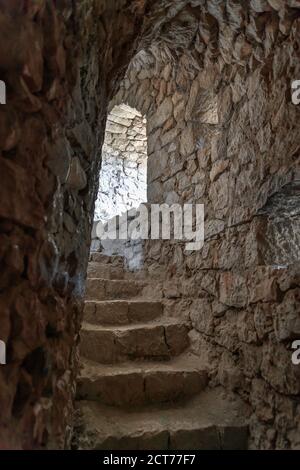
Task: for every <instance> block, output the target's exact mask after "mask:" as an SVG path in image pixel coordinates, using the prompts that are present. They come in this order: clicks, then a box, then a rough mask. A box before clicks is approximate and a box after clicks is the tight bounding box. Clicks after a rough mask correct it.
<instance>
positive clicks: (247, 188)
mask: <svg viewBox="0 0 300 470" xmlns="http://www.w3.org/2000/svg"><path fill="white" fill-rule="evenodd" d="M299 6H300V5H299V4H298V3H297V2H277V1H276V2H275V1H269V2H266V1H252V2H247V7H246V3H245V4H244V5H243V6H242V5H241V4H239V2H231V1H227V2H223V1H222V2H217V1H212V2H202V8H201V12H200V11H198V12H197V15H196V13H195V11H191V10H190V11H189V12H187V11H185V13H184V14H183V13H182V12H181V13H178V12H177V13H178V15H177V17H176V20H175V26H174V25H173V31H174V30H176V26H177V27H178V30H179V28H180V25H181V24H182V22H183V21H184V22H185V28H186V31H188V33H189V34H188V33H187V34H186V35H185V36H184V41H185V42H184V43H183V44H181V46H182V49H181V51H183V52H180V53H178V54H174V53H172V52H171V51H170V49H171V46H170V49H169V48H168V47H166V48H165V49H162V48H161V47H159V46H158V45H157V47H155V46H154V45H153V46H152V48H151V49H150V50H149V51H148V53H147V54H145V53H141V54H139V55H138V56H137V57H136V58H135V59H134V61H133V62H132V64H131V66H130V68H129V70H128V72H127V74H126V78H125V80H124V82H123V86H122V88H121V90H120V92H119V94H118V95H117V96H116V98H115V101H114V102H120V101H124V102H127V103H128V104H130V105H131V106H134V107H136V108H137V109H138V110H140V111H141V112H143V113H145V114H146V116H147V123H148V128H147V134H148V201H149V202H150V203H151V202H159V203H162V202H167V203H176V202H179V203H204V204H205V212H206V221H205V231H206V241H205V245H204V248H203V249H202V250H201V251H199V252H192V253H190V254H189V253H187V252H185V251H184V245H183V244H181V243H178V242H177V243H173V242H167V241H165V242H159V241H158V242H154V241H152V242H151V241H150V242H147V243H146V248H145V256H146V262H147V265H148V269H149V272H150V273H151V274H152V275H155V276H165V275H166V274H165V273H167V277H168V279H169V281H168V282H165V283H164V286H163V287H162V292H161V295H162V296H163V298H164V302H165V309H166V311H167V312H169V313H170V315H174V314H175V315H178V316H183V315H186V316H187V317H188V318H189V319H190V321H191V324H192V326H193V331H192V334H191V340H192V344H193V350H194V352H195V353H196V354H198V355H199V361H201V362H202V363H203V364H205V365H206V367H207V368H208V370H209V371H210V385H211V386H215V385H217V384H222V385H223V386H224V387H225V388H227V389H230V390H233V391H235V392H236V393H238V394H239V395H240V396H241V397H242V398H243V399H244V400H245V402H247V403H248V404H250V407H251V410H252V412H251V417H250V448H261V449H270V448H280V449H284V448H299V445H300V441H299V436H300V422H299V416H300V415H299V411H300V410H299V404H298V403H299V396H300V380H299V378H300V369H299V366H295V365H293V364H292V362H291V355H292V352H293V349H292V347H291V343H292V340H293V339H294V338H299V335H300V331H299V312H300V303H299V293H300V289H299V288H300V277H299V276H300V271H299V257H300V255H299V244H298V243H299V242H298V241H297V240H298V236H297V235H296V233H297V228H296V227H297V226H298V222H297V221H299V211H298V212H297V211H296V212H295V211H294V212H293V211H291V212H289V210H288V209H287V206H288V196H287V194H288V193H290V191H292V192H293V201H294V203H295V204H296V205H297V207H298V208H299V203H300V192H299V183H297V181H299V179H300V173H299V156H300V154H299V149H300V135H299V119H300V110H299V106H298V107H297V106H295V105H294V104H292V101H291V81H292V80H294V79H296V77H299V76H300V61H299V38H300V21H299V14H300V9H299ZM272 195H276V196H274V197H275V198H277V199H280V200H281V204H282V207H285V209H286V210H285V214H284V216H283V218H282V219H281V222H280V223H279V224H277V225H276V222H275V224H274V221H275V219H276V217H275V215H276V214H275V212H276V211H275V212H272V210H273V209H274V207H275V206H276V204H275V205H274V204H272ZM272 207H273V209H272ZM297 214H298V215H297ZM277 215H278V213H277ZM297 217H298V218H297ZM292 220H293V221H292ZM280 224H281V225H280ZM283 226H284V227H289V228H287V229H286V232H285V235H283V233H282V230H280V227H283ZM268 234H269V235H268ZM283 237H285V238H283ZM289 244H290V245H289ZM280 246H281V248H282V247H285V248H284V249H283V251H282V249H281V250H280ZM278 253H279V256H274V254H275V255H276V254H277V255H278ZM280 253H281V254H280ZM282 253H285V258H284V259H285V261H284V262H281V261H280V259H281V255H282Z"/></svg>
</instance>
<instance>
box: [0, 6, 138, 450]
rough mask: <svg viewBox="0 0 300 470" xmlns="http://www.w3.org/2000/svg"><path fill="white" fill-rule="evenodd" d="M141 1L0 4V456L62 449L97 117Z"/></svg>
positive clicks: (102, 115) (128, 48)
mask: <svg viewBox="0 0 300 470" xmlns="http://www.w3.org/2000/svg"><path fill="white" fill-rule="evenodd" d="M144 7H145V2H144V1H137V2H136V1H133V2H126V1H116V2H112V1H111V0H109V1H104V0H103V1H100V0H99V1H96V0H85V1H82V2H73V1H70V0H63V1H59V2H55V1H52V0H47V1H46V0H41V1H39V2H36V1H31V0H29V1H26V2H25V1H11V0H2V1H1V2H0V70H1V80H3V81H4V82H5V83H6V85H7V104H6V105H1V107H0V150H1V154H0V172H1V175H2V177H1V185H0V200H1V204H0V242H1V243H0V245H1V253H0V263H1V275H0V337H1V340H3V341H5V342H6V344H7V365H5V366H1V368H0V409H1V416H0V448H1V449H38V448H43V447H48V448H53V447H59V448H61V447H64V446H68V440H69V437H70V426H71V414H72V398H73V394H74V378H75V375H76V368H77V366H76V363H77V359H76V343H77V341H78V332H79V328H80V323H81V303H82V298H83V294H84V281H85V275H86V264H87V258H88V252H89V244H90V227H91V224H92V217H93V210H94V199H95V197H96V194H97V186H98V174H99V165H100V149H101V145H102V141H103V134H104V129H105V121H106V108H107V104H108V102H109V99H110V97H111V94H112V92H113V91H114V88H115V86H116V85H117V83H118V79H119V78H120V77H121V76H122V73H123V71H124V67H126V65H127V63H128V61H129V58H130V56H131V55H132V48H133V47H134V40H135V37H136V36H137V35H138V32H139V29H140V27H141V24H142V21H141V19H142V17H143V14H144Z"/></svg>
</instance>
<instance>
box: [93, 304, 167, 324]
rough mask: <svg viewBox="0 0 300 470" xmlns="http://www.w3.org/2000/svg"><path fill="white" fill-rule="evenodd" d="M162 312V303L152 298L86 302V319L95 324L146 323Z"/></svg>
mask: <svg viewBox="0 0 300 470" xmlns="http://www.w3.org/2000/svg"><path fill="white" fill-rule="evenodd" d="M162 313H163V305H162V303H161V302H152V301H151V300H103V301H93V300H87V301H85V304H84V320H85V321H87V322H88V323H93V324H95V325H128V324H131V323H141V322H145V323H146V322H148V321H149V322H151V321H153V320H155V319H157V318H158V317H160V316H161V315H162Z"/></svg>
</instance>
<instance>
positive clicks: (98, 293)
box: [85, 278, 146, 300]
mask: <svg viewBox="0 0 300 470" xmlns="http://www.w3.org/2000/svg"><path fill="white" fill-rule="evenodd" d="M145 286H146V283H145V282H143V281H135V280H111V279H102V278H88V279H87V281H86V295H85V298H86V300H112V299H130V298H131V297H137V296H138V295H139V294H141V293H142V290H143V288H144V287H145Z"/></svg>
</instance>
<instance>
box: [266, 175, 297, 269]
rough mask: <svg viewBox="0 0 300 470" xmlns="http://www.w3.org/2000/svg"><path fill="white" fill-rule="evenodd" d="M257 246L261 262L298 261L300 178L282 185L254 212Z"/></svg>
mask: <svg viewBox="0 0 300 470" xmlns="http://www.w3.org/2000/svg"><path fill="white" fill-rule="evenodd" d="M258 220H259V236H258V250H259V254H260V259H261V260H262V261H263V264H266V265H273V266H278V267H284V266H287V265H290V264H294V263H296V262H299V261H300V180H299V181H293V182H291V183H289V184H287V185H285V186H284V187H283V188H282V189H281V190H280V191H279V192H277V193H276V194H274V195H273V196H271V197H270V199H269V200H268V201H267V203H266V205H265V206H264V207H263V208H262V209H261V210H260V211H259V213H258Z"/></svg>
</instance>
